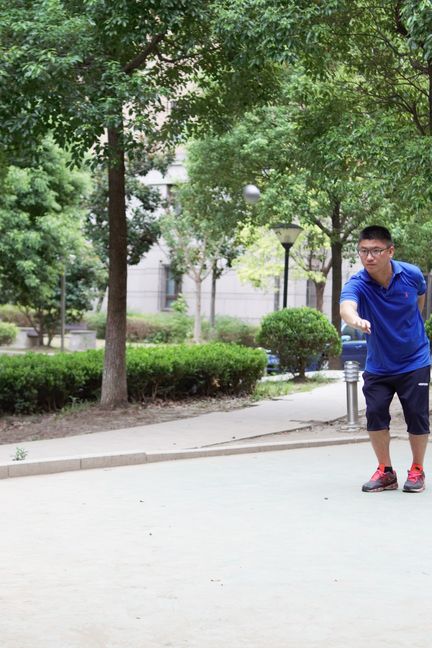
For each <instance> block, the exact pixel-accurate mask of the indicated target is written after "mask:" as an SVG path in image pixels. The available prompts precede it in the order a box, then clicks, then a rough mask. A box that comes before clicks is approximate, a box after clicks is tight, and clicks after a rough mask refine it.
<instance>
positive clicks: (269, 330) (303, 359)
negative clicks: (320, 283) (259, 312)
mask: <svg viewBox="0 0 432 648" xmlns="http://www.w3.org/2000/svg"><path fill="white" fill-rule="evenodd" d="M257 339H258V342H259V344H261V345H262V346H263V347H265V348H266V349H270V350H271V351H272V353H275V354H276V355H278V356H279V361H280V367H281V369H282V370H284V371H289V372H290V373H292V374H293V375H295V374H298V375H299V377H300V378H304V377H305V370H306V367H307V366H308V364H309V363H310V362H311V361H313V360H314V359H316V358H317V356H319V355H322V354H325V356H327V357H328V356H337V355H339V354H340V353H341V351H342V344H341V341H340V338H339V335H338V332H337V330H336V328H335V327H334V326H333V324H331V323H330V322H329V321H328V319H327V318H326V316H325V315H323V314H322V313H320V312H319V311H317V310H315V309H314V308H307V307H302V308H284V309H282V310H280V311H276V312H275V313H270V314H269V315H266V317H264V318H263V320H262V322H261V329H260V331H259V333H258V336H257Z"/></svg>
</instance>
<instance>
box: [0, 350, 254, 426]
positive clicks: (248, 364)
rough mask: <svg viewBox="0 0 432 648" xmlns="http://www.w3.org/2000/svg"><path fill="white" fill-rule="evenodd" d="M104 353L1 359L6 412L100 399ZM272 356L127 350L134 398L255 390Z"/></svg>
mask: <svg viewBox="0 0 432 648" xmlns="http://www.w3.org/2000/svg"><path fill="white" fill-rule="evenodd" d="M102 365H103V352H102V351H86V352H84V353H74V354H57V355H55V356H45V355H41V354H38V353H27V354H25V355H22V356H0V411H2V412H12V413H20V412H21V413H31V412H37V411H43V410H54V409H59V408H61V407H63V406H64V405H65V404H67V403H69V402H71V401H73V400H81V401H91V400H97V399H98V398H99V395H100V389H101V383H102V368H103V367H102ZM265 365H266V356H265V354H264V353H263V352H262V351H260V350H259V349H246V348H244V347H240V346H237V345H233V344H230V345H226V344H218V343H215V344H207V345H193V346H188V345H182V344H179V345H170V346H164V347H162V346H160V347H135V348H132V347H130V348H128V350H127V374H128V390H129V398H130V399H131V400H142V399H144V398H155V397H159V398H173V399H178V398H185V397H187V396H217V395H222V394H242V393H249V392H250V391H252V389H253V387H254V385H255V384H256V382H257V380H258V379H259V378H260V377H261V376H262V374H263V372H264V368H265Z"/></svg>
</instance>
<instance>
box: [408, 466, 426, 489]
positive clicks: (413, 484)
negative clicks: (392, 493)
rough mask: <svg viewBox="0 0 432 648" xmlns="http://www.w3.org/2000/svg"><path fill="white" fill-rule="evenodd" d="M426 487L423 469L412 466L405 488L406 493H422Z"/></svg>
mask: <svg viewBox="0 0 432 648" xmlns="http://www.w3.org/2000/svg"><path fill="white" fill-rule="evenodd" d="M424 489H425V474H424V471H423V470H419V469H418V468H411V469H410V470H408V479H407V480H406V482H405V484H404V487H403V490H404V492H405V493H421V492H422V491H424Z"/></svg>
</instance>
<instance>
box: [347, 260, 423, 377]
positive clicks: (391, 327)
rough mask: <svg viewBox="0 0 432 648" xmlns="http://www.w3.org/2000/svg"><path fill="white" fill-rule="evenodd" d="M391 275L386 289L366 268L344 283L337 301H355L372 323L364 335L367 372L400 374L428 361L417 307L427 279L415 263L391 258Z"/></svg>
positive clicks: (421, 322) (363, 317) (421, 321)
mask: <svg viewBox="0 0 432 648" xmlns="http://www.w3.org/2000/svg"><path fill="white" fill-rule="evenodd" d="M391 264H392V268H393V276H392V278H391V281H390V284H389V286H388V288H384V286H381V285H380V284H379V283H378V282H377V281H375V279H372V277H371V276H370V274H369V273H368V272H367V271H366V270H365V269H363V270H360V272H357V274H355V275H354V276H352V277H351V279H349V280H348V281H347V283H346V284H345V285H344V287H343V289H342V293H341V297H340V301H341V302H343V301H346V300H350V301H354V302H356V303H357V311H358V314H359V316H360V317H361V318H362V319H366V320H369V322H370V323H371V334H370V335H366V341H367V358H366V371H369V372H370V373H374V374H381V375H383V374H400V373H405V372H406V371H413V370H414V369H419V368H420V367H426V366H427V365H429V364H430V351H429V340H428V338H427V336H426V332H425V328H424V324H423V320H422V317H421V315H420V311H419V309H418V306H417V297H419V296H420V295H423V294H424V293H425V292H426V282H425V280H424V277H423V274H422V273H421V270H420V269H419V268H417V266H414V265H411V264H410V263H404V262H402V261H394V260H392V261H391Z"/></svg>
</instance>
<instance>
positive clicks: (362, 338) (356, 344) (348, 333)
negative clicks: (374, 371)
mask: <svg viewBox="0 0 432 648" xmlns="http://www.w3.org/2000/svg"><path fill="white" fill-rule="evenodd" d="M341 340H342V353H341V356H340V358H341V363H342V367H343V365H344V362H346V361H347V360H355V361H356V362H358V363H359V365H360V369H364V368H365V363H366V352H367V344H366V335H365V333H363V332H362V331H359V330H358V329H355V328H353V327H352V326H348V324H344V325H343V326H342V334H341Z"/></svg>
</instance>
